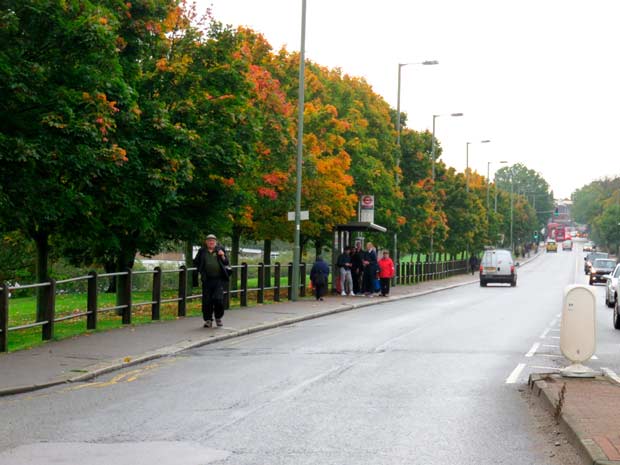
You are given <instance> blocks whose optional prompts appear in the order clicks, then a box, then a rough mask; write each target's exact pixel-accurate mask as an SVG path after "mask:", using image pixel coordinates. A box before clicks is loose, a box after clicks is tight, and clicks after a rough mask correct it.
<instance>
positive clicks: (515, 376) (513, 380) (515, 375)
mask: <svg viewBox="0 0 620 465" xmlns="http://www.w3.org/2000/svg"><path fill="white" fill-rule="evenodd" d="M524 368H525V363H519V364H518V365H517V367H516V368H515V369H514V370H512V373H510V376H509V377H508V378H506V384H514V383H516V382H517V379H519V375H521V372H522V371H523V369H524Z"/></svg>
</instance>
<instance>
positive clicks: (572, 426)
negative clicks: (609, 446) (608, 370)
mask: <svg viewBox="0 0 620 465" xmlns="http://www.w3.org/2000/svg"><path fill="white" fill-rule="evenodd" d="M549 378H561V376H560V375H558V374H536V373H533V374H531V375H530V378H529V380H528V386H529V388H530V390H531V391H532V394H533V395H534V396H535V397H536V398H538V399H539V402H541V403H542V404H543V407H544V408H546V409H547V411H549V413H551V414H552V415H554V414H555V413H556V409H557V404H558V399H557V396H555V395H554V394H553V392H552V391H551V389H547V382H546V380H547V379H549ZM605 379H608V378H605ZM559 425H560V427H561V428H562V431H563V432H564V433H565V434H566V435H567V436H568V437H569V439H570V441H571V443H572V444H573V445H574V446H576V448H577V450H578V452H579V455H580V456H581V458H582V460H583V461H584V463H586V464H588V465H620V461H617V460H608V458H607V455H606V454H605V453H604V452H603V450H602V449H601V448H600V447H599V446H598V444H596V442H594V441H593V440H592V439H590V438H587V437H585V433H583V432H582V431H580V430H579V428H578V427H577V426H576V425H577V422H576V421H575V419H574V418H573V417H572V416H571V415H568V414H566V413H563V412H562V413H561V415H560V418H559Z"/></svg>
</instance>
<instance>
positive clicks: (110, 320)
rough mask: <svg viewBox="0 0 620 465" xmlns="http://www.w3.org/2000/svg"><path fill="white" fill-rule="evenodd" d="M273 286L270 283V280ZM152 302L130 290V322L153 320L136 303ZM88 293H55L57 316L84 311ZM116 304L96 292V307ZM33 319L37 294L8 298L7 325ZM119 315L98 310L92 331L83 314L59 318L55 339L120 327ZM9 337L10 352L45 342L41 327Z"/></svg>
mask: <svg viewBox="0 0 620 465" xmlns="http://www.w3.org/2000/svg"><path fill="white" fill-rule="evenodd" d="M272 285H273V283H272ZM280 285H281V287H282V289H281V290H280V299H281V300H285V299H286V293H287V289H286V288H284V286H286V285H287V279H286V278H283V279H281V284H280ZM256 287H258V283H257V279H248V288H256ZM198 293H200V290H199V288H195V289H194V290H193V292H192V294H193V295H195V294H198ZM249 294H250V295H249V296H248V305H250V306H252V305H255V304H256V292H249ZM174 297H177V291H173V290H171V291H163V292H162V299H169V298H174ZM271 297H272V291H265V300H264V303H265V304H269V303H272V300H269V299H270V298H271ZM149 301H151V292H150V291H134V292H132V302H133V307H132V314H131V318H132V325H141V324H149V323H152V320H151V305H150V304H149V305H140V306H137V305H136V304H138V303H140V302H149ZM86 304H87V296H86V294H85V293H77V294H58V295H57V296H56V318H61V317H63V316H68V315H71V314H76V313H81V312H84V311H86ZM115 305H116V296H115V295H114V294H105V293H99V294H98V297H97V308H98V309H103V308H108V307H114V306H115ZM239 307H240V305H239V297H238V295H236V296H235V295H234V294H233V298H232V299H231V302H230V308H231V309H235V308H239ZM177 310H178V306H177V303H176V302H173V303H167V304H162V305H161V309H160V320H163V321H166V320H175V319H178V318H179V317H178V316H177ZM186 314H187V316H199V315H201V311H200V299H193V300H189V301H187V308H186ZM35 321H36V297H34V296H30V297H16V298H12V299H10V301H9V328H11V327H15V326H22V325H26V324H30V323H34V322H35ZM122 326H123V324H122V321H121V317H120V316H119V315H117V314H116V312H114V311H111V312H106V313H99V314H98V316H97V329H96V330H94V331H88V330H87V329H86V316H81V317H76V318H75V319H71V320H66V321H62V322H59V323H56V324H55V325H54V338H53V339H54V340H61V339H66V338H70V337H74V336H78V335H80V334H91V333H94V332H101V331H108V330H111V329H114V328H120V327H122ZM8 338H9V343H8V345H9V352H14V351H17V350H24V349H30V348H32V347H35V346H38V345H41V344H43V343H45V341H42V339H41V327H35V328H28V329H21V330H16V331H10V332H9V333H8Z"/></svg>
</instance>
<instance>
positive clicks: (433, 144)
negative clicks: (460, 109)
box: [431, 113, 463, 181]
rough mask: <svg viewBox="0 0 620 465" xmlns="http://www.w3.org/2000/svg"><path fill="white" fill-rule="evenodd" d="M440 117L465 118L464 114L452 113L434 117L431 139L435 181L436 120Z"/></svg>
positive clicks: (433, 177)
mask: <svg viewBox="0 0 620 465" xmlns="http://www.w3.org/2000/svg"><path fill="white" fill-rule="evenodd" d="M440 116H452V117H458V116H463V113H450V114H449V115H433V137H432V139H431V163H432V179H433V181H434V180H435V119H437V118H439V117H440Z"/></svg>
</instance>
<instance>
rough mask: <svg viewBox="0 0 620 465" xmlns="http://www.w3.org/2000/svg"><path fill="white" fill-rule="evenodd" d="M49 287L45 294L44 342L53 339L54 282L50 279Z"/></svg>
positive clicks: (54, 311) (54, 315)
mask: <svg viewBox="0 0 620 465" xmlns="http://www.w3.org/2000/svg"><path fill="white" fill-rule="evenodd" d="M49 283H50V285H49V286H48V287H47V293H46V294H45V321H47V323H45V324H44V325H43V326H42V327H41V329H42V333H43V334H42V337H43V340H44V341H49V340H50V339H52V338H53V337H54V318H56V280H55V279H50V280H49Z"/></svg>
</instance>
